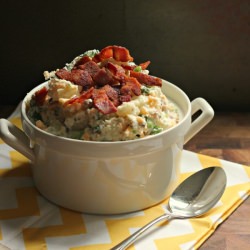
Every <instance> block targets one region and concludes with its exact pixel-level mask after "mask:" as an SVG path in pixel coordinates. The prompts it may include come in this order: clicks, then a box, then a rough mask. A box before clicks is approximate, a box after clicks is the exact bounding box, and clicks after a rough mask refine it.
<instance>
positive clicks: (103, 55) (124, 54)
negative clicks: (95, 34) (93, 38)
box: [93, 45, 134, 62]
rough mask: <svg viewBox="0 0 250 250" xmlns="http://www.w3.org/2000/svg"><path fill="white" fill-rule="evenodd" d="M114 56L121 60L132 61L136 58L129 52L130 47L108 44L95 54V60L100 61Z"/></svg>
mask: <svg viewBox="0 0 250 250" xmlns="http://www.w3.org/2000/svg"><path fill="white" fill-rule="evenodd" d="M112 57H113V58H114V59H115V60H116V61H119V62H128V61H131V62H132V61H133V60H134V58H133V57H132V56H131V55H130V54H129V50H128V49H126V48H125V47H122V46H117V45H112V46H107V47H105V48H103V49H102V50H101V51H100V53H99V54H97V55H95V56H94V58H93V60H94V61H95V62H100V61H103V60H106V59H108V58H112Z"/></svg>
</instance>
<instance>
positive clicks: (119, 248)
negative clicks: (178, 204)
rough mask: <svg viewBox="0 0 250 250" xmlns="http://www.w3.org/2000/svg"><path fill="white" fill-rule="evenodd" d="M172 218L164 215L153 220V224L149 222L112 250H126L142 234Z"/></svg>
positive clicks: (169, 215)
mask: <svg viewBox="0 0 250 250" xmlns="http://www.w3.org/2000/svg"><path fill="white" fill-rule="evenodd" d="M171 218H172V216H171V214H163V215H161V216H159V217H157V218H155V219H154V220H152V221H151V222H149V223H148V224H146V225H145V226H143V227H142V228H140V229H139V230H137V231H136V232H134V233H133V234H132V235H130V236H129V237H128V238H126V239H125V240H123V241H122V242H121V243H119V244H118V245H116V246H114V247H113V248H111V249H110V250H124V249H126V248H127V247H128V246H130V245H131V244H132V243H134V242H135V241H136V240H137V238H138V237H139V236H140V235H141V234H143V233H144V232H145V231H147V230H148V229H149V228H150V227H152V226H153V225H155V224H157V223H159V222H160V221H162V220H170V219H171Z"/></svg>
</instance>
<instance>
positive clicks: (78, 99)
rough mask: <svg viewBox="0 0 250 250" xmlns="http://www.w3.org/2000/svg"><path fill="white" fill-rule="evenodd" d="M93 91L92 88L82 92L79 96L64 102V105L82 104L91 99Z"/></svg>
mask: <svg viewBox="0 0 250 250" xmlns="http://www.w3.org/2000/svg"><path fill="white" fill-rule="evenodd" d="M93 91H94V87H91V88H90V89H88V90H86V91H84V92H83V93H82V94H81V95H80V96H77V97H73V98H71V99H69V100H68V101H66V102H65V103H64V105H68V104H73V103H83V102H84V101H85V100H87V99H90V98H91V97H92V94H93Z"/></svg>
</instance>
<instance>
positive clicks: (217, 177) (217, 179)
mask: <svg viewBox="0 0 250 250" xmlns="http://www.w3.org/2000/svg"><path fill="white" fill-rule="evenodd" d="M226 183H227V178H226V174H225V171H224V170H223V169H222V168H220V167H208V168H205V169H202V170H200V171H198V172H196V173H194V174H193V175H191V176H189V177H188V178H187V179H185V180H184V181H183V182H182V183H181V184H180V185H179V186H178V187H177V188H176V189H175V190H174V192H173V194H172V195H171V197H170V198H169V202H168V206H167V212H166V213H165V214H163V215H161V216H159V217H157V218H156V219H154V220H153V221H151V222H149V223H148V224H146V225H145V226H144V227H142V228H141V229H139V230H138V231H136V232H135V233H134V234H132V235H131V236H129V237H128V238H127V239H125V240H124V241H122V242H121V243H119V244H118V245H116V246H115V247H113V248H112V249H111V250H122V249H126V248H127V247H128V246H130V245H131V244H132V243H134V242H135V241H136V239H137V238H138V237H139V236H140V235H141V234H142V233H144V232H145V231H146V230H148V229H149V228H150V227H151V226H153V225H155V224H156V223H159V222H160V221H162V220H171V219H185V218H191V217H197V216H200V215H202V214H204V213H206V212H207V211H208V210H210V209H211V208H212V207H213V206H214V205H215V204H216V203H217V202H218V201H219V199H220V198H221V196H222V195H223V193H224V191H225V188H226Z"/></svg>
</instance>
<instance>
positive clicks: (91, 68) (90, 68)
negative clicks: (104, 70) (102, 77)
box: [78, 61, 100, 77]
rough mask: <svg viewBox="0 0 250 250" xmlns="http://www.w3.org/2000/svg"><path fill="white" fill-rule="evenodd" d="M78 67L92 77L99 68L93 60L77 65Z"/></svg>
mask: <svg viewBox="0 0 250 250" xmlns="http://www.w3.org/2000/svg"><path fill="white" fill-rule="evenodd" d="M78 68H80V69H82V70H85V71H87V72H88V73H89V74H90V75H91V76H92V77H93V76H94V75H95V74H96V73H97V72H98V71H99V70H100V68H99V66H98V65H97V64H96V63H95V62H93V61H89V62H86V63H85V64H83V65H79V66H78Z"/></svg>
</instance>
